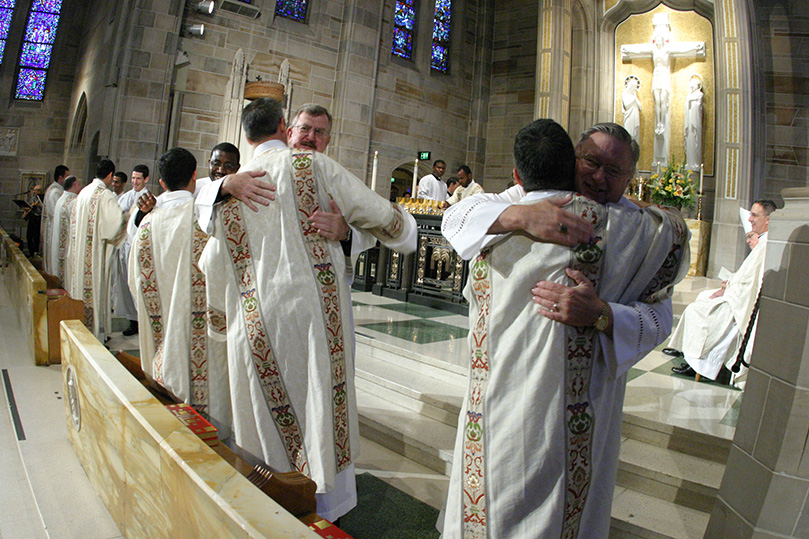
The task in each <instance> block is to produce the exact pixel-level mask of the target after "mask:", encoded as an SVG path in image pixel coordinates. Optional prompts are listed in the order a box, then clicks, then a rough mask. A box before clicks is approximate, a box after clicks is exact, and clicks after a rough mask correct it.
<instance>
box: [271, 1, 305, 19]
mask: <svg viewBox="0 0 809 539" xmlns="http://www.w3.org/2000/svg"><path fill="white" fill-rule="evenodd" d="M308 8H309V6H308V2H307V0H276V1H275V14H276V15H277V16H279V17H286V18H287V19H292V20H293V21H298V22H303V21H305V20H306V10H307V9H308Z"/></svg>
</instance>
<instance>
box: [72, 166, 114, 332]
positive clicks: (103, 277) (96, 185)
mask: <svg viewBox="0 0 809 539" xmlns="http://www.w3.org/2000/svg"><path fill="white" fill-rule="evenodd" d="M114 171H115V165H114V163H113V162H112V161H110V160H109V159H102V160H101V162H100V163H99V164H98V167H97V169H96V179H94V180H93V181H92V183H90V184H89V185H87V186H86V187H84V188H83V189H82V190H81V192H80V193H79V196H78V197H77V198H76V208H75V214H76V215H75V222H76V230H75V232H76V234H75V240H76V241H75V242H73V245H71V258H70V260H69V264H70V265H71V268H70V269H68V273H69V274H70V279H69V280H68V283H67V284H68V292H69V293H70V296H71V297H73V298H74V299H80V300H82V301H83V302H84V323H85V325H86V326H87V327H88V328H89V329H90V330H91V331H92V332H93V334H94V335H95V336H96V337H97V338H98V339H99V340H100V341H102V342H103V341H104V339H105V337H106V336H107V335H109V333H110V324H111V318H112V317H111V314H112V313H111V309H110V305H109V295H110V294H109V288H110V269H111V267H112V262H113V255H114V253H115V248H116V247H117V246H118V245H120V243H121V241H123V238H124V234H125V232H126V229H125V224H126V223H125V222H124V219H123V212H122V211H121V207H120V206H118V201H117V200H116V199H115V194H114V193H113V192H112V191H110V190H109V189H108V187H109V184H110V183H112V174H113V172H114Z"/></svg>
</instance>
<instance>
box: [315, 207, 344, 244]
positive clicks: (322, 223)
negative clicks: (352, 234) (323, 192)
mask: <svg viewBox="0 0 809 539" xmlns="http://www.w3.org/2000/svg"><path fill="white" fill-rule="evenodd" d="M311 221H312V225H314V227H315V228H316V229H317V233H318V234H320V235H321V236H323V237H324V238H326V239H327V240H335V241H342V240H344V239H346V238H348V223H346V220H345V219H343V214H342V213H341V212H340V207H339V206H337V203H336V202H335V201H334V200H332V201H331V212H327V211H323V210H317V211H316V212H315V213H313V214H312V218H311Z"/></svg>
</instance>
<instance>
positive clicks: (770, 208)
mask: <svg viewBox="0 0 809 539" xmlns="http://www.w3.org/2000/svg"><path fill="white" fill-rule="evenodd" d="M753 204H758V205H760V206H761V207H762V208H764V213H766V214H767V215H770V214H771V213H772V212H774V211H775V210H776V207H775V202H773V201H772V200H770V199H768V198H762V199H760V200H756V201H755V202H753ZM753 204H751V206H752V205H753Z"/></svg>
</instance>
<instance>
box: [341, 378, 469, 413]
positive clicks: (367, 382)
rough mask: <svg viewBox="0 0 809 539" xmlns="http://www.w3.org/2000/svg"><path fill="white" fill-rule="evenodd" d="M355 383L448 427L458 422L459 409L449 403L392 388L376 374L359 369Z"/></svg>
mask: <svg viewBox="0 0 809 539" xmlns="http://www.w3.org/2000/svg"><path fill="white" fill-rule="evenodd" d="M355 385H356V387H357V389H360V390H362V391H365V392H367V393H369V394H371V395H374V396H376V397H379V398H381V399H386V400H388V401H389V402H391V403H394V404H397V405H399V406H402V407H403V408H406V409H408V410H410V411H411V412H413V413H414V414H421V415H423V416H425V417H429V418H430V419H434V420H436V421H440V422H441V423H443V424H445V425H447V426H448V427H455V426H456V425H457V424H458V414H459V413H460V411H459V409H458V408H457V407H455V409H454V410H453V409H448V408H446V407H445V406H449V403H442V404H443V405H445V406H436V405H434V404H433V403H432V402H431V401H430V400H422V399H420V398H419V396H420V394H418V393H415V392H413V393H408V392H403V391H399V390H398V389H390V388H389V387H388V386H387V385H385V384H381V383H379V381H378V380H377V378H376V377H375V376H374V375H368V374H367V373H364V372H362V371H360V370H359V369H358V370H357V377H356V382H355Z"/></svg>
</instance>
